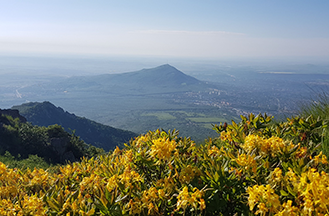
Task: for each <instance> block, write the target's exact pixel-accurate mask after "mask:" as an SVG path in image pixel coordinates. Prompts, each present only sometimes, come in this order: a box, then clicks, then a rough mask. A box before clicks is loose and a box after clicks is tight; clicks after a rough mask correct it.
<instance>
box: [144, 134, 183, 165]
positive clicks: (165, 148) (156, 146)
mask: <svg viewBox="0 0 329 216" xmlns="http://www.w3.org/2000/svg"><path fill="white" fill-rule="evenodd" d="M176 145H177V144H176V142H175V141H174V140H169V138H165V137H162V138H159V139H156V140H154V141H153V145H152V146H151V153H150V155H151V156H152V157H155V158H158V159H159V160H169V159H170V158H171V157H172V155H173V154H172V152H173V151H174V150H175V149H176Z"/></svg>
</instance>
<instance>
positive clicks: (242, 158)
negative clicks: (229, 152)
mask: <svg viewBox="0 0 329 216" xmlns="http://www.w3.org/2000/svg"><path fill="white" fill-rule="evenodd" d="M236 162H237V164H238V165H239V166H241V167H242V168H243V169H245V170H251V171H252V172H253V173H256V172H257V162H256V160H255V159H254V157H253V156H251V155H246V154H240V155H238V157H237V159H236Z"/></svg>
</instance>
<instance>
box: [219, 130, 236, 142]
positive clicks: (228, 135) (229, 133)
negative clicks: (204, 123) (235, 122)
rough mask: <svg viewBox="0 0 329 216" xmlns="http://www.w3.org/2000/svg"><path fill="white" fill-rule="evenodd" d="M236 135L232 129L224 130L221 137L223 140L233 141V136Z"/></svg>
mask: <svg viewBox="0 0 329 216" xmlns="http://www.w3.org/2000/svg"><path fill="white" fill-rule="evenodd" d="M234 135H235V134H234V133H233V132H232V131H223V132H221V133H220V139H221V140H223V141H229V142H232V141H233V139H232V137H233V136H234Z"/></svg>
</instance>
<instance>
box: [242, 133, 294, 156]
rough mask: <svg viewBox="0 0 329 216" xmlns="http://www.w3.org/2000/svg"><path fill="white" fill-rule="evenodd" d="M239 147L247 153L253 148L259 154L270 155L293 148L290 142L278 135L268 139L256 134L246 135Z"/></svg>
mask: <svg viewBox="0 0 329 216" xmlns="http://www.w3.org/2000/svg"><path fill="white" fill-rule="evenodd" d="M241 147H242V148H243V149H244V150H245V151H246V152H248V153H251V152H252V151H254V150H255V149H256V150H257V151H259V154H260V155H268V154H271V155H272V156H275V155H277V154H278V153H285V152H288V151H290V150H291V149H292V148H294V144H292V143H291V142H286V141H284V140H283V139H281V138H279V137H270V138H269V139H264V138H262V137H260V136H258V135H253V134H251V135H248V136H247V137H246V139H245V143H244V144H243V145H241Z"/></svg>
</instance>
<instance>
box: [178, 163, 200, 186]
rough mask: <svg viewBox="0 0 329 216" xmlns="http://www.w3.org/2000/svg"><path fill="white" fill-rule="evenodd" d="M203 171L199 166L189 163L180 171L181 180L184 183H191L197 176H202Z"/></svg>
mask: <svg viewBox="0 0 329 216" xmlns="http://www.w3.org/2000/svg"><path fill="white" fill-rule="evenodd" d="M200 174H201V172H200V170H199V169H198V168H197V167H194V166H191V165H187V167H183V168H182V170H181V172H180V173H179V181H180V182H181V183H183V184H189V183H190V182H191V181H192V180H193V179H194V178H195V176H200Z"/></svg>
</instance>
